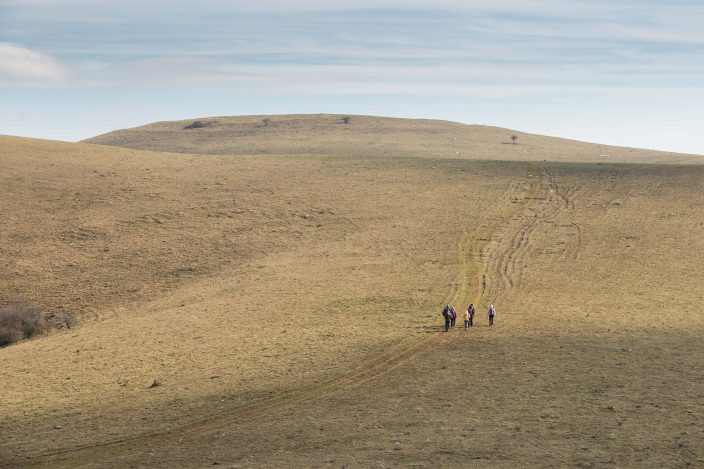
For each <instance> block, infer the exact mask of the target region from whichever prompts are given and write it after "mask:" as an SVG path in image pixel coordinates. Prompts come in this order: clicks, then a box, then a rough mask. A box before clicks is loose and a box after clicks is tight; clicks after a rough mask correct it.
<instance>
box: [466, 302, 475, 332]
mask: <svg viewBox="0 0 704 469" xmlns="http://www.w3.org/2000/svg"><path fill="white" fill-rule="evenodd" d="M467 313H469V327H472V326H473V325H474V313H475V310H474V303H470V304H469V306H468V307H467Z"/></svg>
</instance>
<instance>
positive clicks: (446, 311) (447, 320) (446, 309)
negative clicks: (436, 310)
mask: <svg viewBox="0 0 704 469" xmlns="http://www.w3.org/2000/svg"><path fill="white" fill-rule="evenodd" d="M442 317H444V318H445V332H447V331H448V330H449V329H450V321H451V319H452V313H451V312H450V305H445V307H444V308H443V310H442Z"/></svg>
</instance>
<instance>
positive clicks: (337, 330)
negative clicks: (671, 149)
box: [0, 117, 704, 467]
mask: <svg viewBox="0 0 704 469" xmlns="http://www.w3.org/2000/svg"><path fill="white" fill-rule="evenodd" d="M359 120H360V119H358V118H356V117H354V118H353V123H352V124H350V125H354V123H355V122H356V121H359ZM340 125H343V124H340ZM265 130H267V129H265ZM411 133H412V132H411ZM521 139H523V136H521ZM527 139H528V137H526V140H527ZM536 139H538V137H536ZM541 141H543V140H541ZM519 142H520V140H519ZM314 143H315V142H312V143H309V144H314ZM272 145H278V143H276V142H274V143H272ZM281 145H285V144H284V143H281ZM286 145H288V144H286ZM585 145H586V144H585ZM505 146H507V147H508V146H509V145H505ZM511 147H513V145H511ZM516 147H519V145H518V144H517V145H516ZM562 151H563V150H559V152H558V151H557V150H555V152H554V153H553V154H558V153H560V152H562ZM565 154H566V155H568V153H565ZM331 156H335V155H331ZM331 156H325V155H278V156H261V155H260V156H256V157H252V156H198V155H176V154H165V153H145V152H140V151H136V150H128V149H118V148H109V147H102V146H95V145H86V144H61V143H57V142H43V141H36V140H28V139H16V138H9V137H2V138H0V162H1V164H2V167H3V172H2V174H1V175H0V182H1V184H0V191H2V194H0V195H1V197H0V213H2V214H3V220H7V222H5V223H3V226H2V231H1V232H0V236H1V237H2V243H1V245H2V249H3V250H2V262H3V265H2V270H1V271H0V292H2V295H3V296H2V298H1V299H2V300H6V301H7V300H13V299H16V298H19V297H23V298H31V299H33V300H34V301H35V302H37V303H38V304H40V305H42V306H44V307H45V308H48V309H56V308H60V307H63V308H66V309H69V310H71V311H74V312H76V313H78V314H79V315H80V317H81V318H82V322H81V326H80V327H79V328H77V329H75V330H72V331H68V332H62V333H56V334H53V335H51V336H49V337H44V338H40V339H37V340H33V341H29V342H25V343H22V344H20V345H17V346H13V347H9V348H6V349H2V350H1V351H0V358H1V359H2V363H3V372H2V378H3V383H4V385H3V387H2V388H1V389H0V401H1V402H2V403H3V406H2V415H1V417H2V421H3V432H1V433H0V466H1V465H3V463H4V464H5V465H8V466H11V467H12V466H17V465H37V464H39V465H48V466H57V467H76V466H86V467H130V466H147V467H155V466H160V467H175V466H183V467H203V466H206V465H212V464H213V463H219V464H220V465H223V466H225V467H228V466H231V467H271V466H279V467H289V466H297V467H328V466H331V467H342V466H343V465H345V466H347V467H370V466H379V467H388V466H416V467H425V466H427V467H437V466H482V467H505V466H507V465H521V466H535V467H545V466H563V467H564V466H574V465H582V466H596V467H600V466H613V465H615V466H670V467H671V466H684V465H687V464H690V465H695V466H696V465H701V464H702V463H704V459H702V458H704V455H703V454H702V453H701V450H700V446H701V444H702V442H704V433H703V431H704V426H703V425H702V424H703V422H702V420H701V417H700V416H701V415H702V413H703V412H704V409H703V408H702V402H704V401H703V400H702V398H703V397H704V380H703V376H702V374H701V363H702V360H703V359H704V350H703V349H702V347H701V345H700V344H699V340H698V338H699V337H700V335H701V333H702V330H703V329H704V319H703V318H702V315H701V307H700V305H699V304H698V302H699V299H700V298H701V295H702V293H703V292H702V287H701V285H700V281H699V279H700V278H701V273H702V271H701V265H702V254H700V253H701V252H704V250H703V249H702V248H704V236H703V235H704V211H703V210H702V205H703V204H704V190H703V189H704V187H702V186H703V185H704V183H702V181H704V179H703V178H702V176H704V174H702V173H704V166H699V165H691V164H690V165H686V166H685V165H678V164H597V163H595V164H584V163H576V162H575V163H558V162H543V161H542V160H543V159H549V158H538V161H537V162H520V161H519V162H501V161H479V160H463V159H458V158H454V159H444V158H442V157H439V158H438V157H434V158H398V157H388V156H383V154H381V155H373V154H372V155H370V154H369V153H366V152H364V151H362V150H360V153H359V154H357V155H352V154H345V155H344V156H346V157H345V158H335V157H331ZM337 156H339V154H338V155H337ZM436 156H440V155H436ZM546 156H547V153H546ZM637 156H638V154H635V155H634V158H635V157H637ZM643 157H644V160H647V161H653V160H654V159H655V158H656V157H657V158H660V161H661V162H662V163H665V162H669V161H672V157H671V156H670V155H658V154H655V153H649V152H648V153H645V154H643ZM679 158H680V157H676V161H679ZM106 285H108V286H106ZM470 300H471V301H475V302H477V303H479V316H478V318H477V319H478V320H477V322H478V324H479V327H477V328H476V329H474V330H471V331H469V332H467V333H465V332H464V331H462V330H453V331H451V332H450V333H449V334H443V333H439V332H438V331H439V329H440V322H441V321H440V316H439V309H440V306H441V305H442V304H443V303H444V302H447V301H452V302H453V303H455V304H456V305H457V306H466V303H467V302H468V301H470ZM489 301H492V302H495V304H496V305H497V309H498V316H497V325H496V326H495V327H493V328H489V327H486V320H485V316H484V311H485V307H486V304H487V302H489ZM155 379H158V380H160V381H161V383H162V385H161V386H159V387H156V388H152V389H149V385H150V384H151V383H152V382H153V380H155Z"/></svg>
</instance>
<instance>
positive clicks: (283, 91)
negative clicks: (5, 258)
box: [0, 0, 704, 154]
mask: <svg viewBox="0 0 704 469" xmlns="http://www.w3.org/2000/svg"><path fill="white" fill-rule="evenodd" d="M702 24H704V2H701V0H696V1H695V0H671V1H669V2H661V1H655V0H646V1H633V0H608V1H607V0H583V1H580V0H570V1H568V0H541V1H535V0H534V1H518V0H493V1H486V0H483V1H477V0H464V1H459V0H435V1H433V2H428V1H417V0H374V1H372V0H355V1H346V2H345V1H337V0H328V1H324V0H297V1H293V0H256V1H252V0H248V1H240V0H231V1H226V0H198V1H195V2H194V1H192V0H191V1H187V2H185V1H179V0H171V1H166V0H155V1H147V0H141V1H136V0H111V1H110V2H104V1H94V0H63V1H58V0H55V1H50V0H0V134H8V135H22V136H28V137H37V138H50V139H57V140H68V141H77V140H81V139H85V138H88V137H91V136H94V135H98V134H101V133H104V132H108V131H111V130H115V129H118V128H126V127H133V126H136V125H141V124H146V123H149V122H154V121H160V120H177V119H189V118H197V117H206V116H224V115H247V114H256V115H262V114H294V113H296V114H298V113H334V114H368V115H380V116H394V117H409V118H430V119H445V120H452V121H459V122H464V123H467V124H485V125H495V126H499V127H506V128H510V129H514V130H518V131H524V132H531V133H539V134H544V135H552V136H558V137H565V138H574V139H578V140H585V141H590V142H598V143H607V144H614V145H624V146H632V147H639V148H652V149H659V150H668V151H678V152H685V153H697V154H704V138H700V135H699V134H700V132H701V127H702V123H703V122H704V119H703V117H704V112H703V111H704V28H702V27H701V25H702Z"/></svg>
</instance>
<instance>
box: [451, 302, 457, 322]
mask: <svg viewBox="0 0 704 469" xmlns="http://www.w3.org/2000/svg"><path fill="white" fill-rule="evenodd" d="M450 315H451V316H450V327H455V321H456V320H457V311H455V308H454V307H453V306H450Z"/></svg>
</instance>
